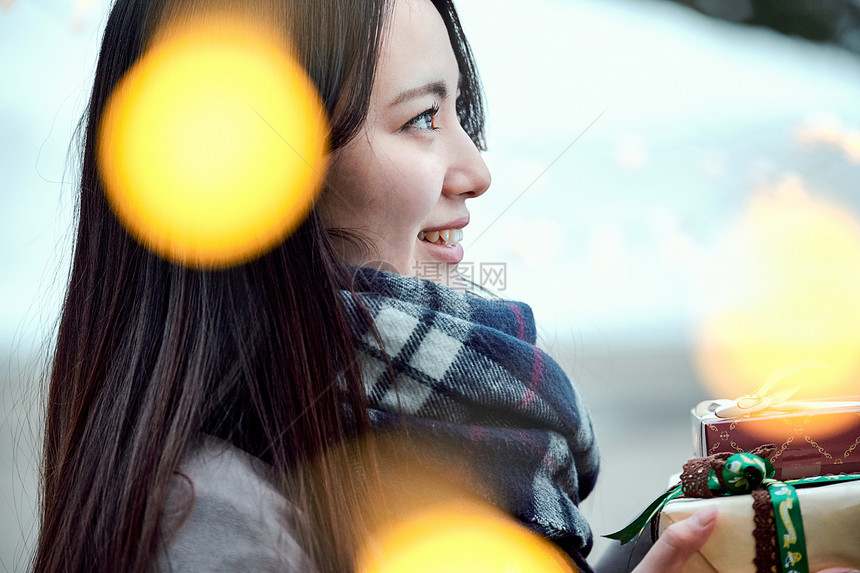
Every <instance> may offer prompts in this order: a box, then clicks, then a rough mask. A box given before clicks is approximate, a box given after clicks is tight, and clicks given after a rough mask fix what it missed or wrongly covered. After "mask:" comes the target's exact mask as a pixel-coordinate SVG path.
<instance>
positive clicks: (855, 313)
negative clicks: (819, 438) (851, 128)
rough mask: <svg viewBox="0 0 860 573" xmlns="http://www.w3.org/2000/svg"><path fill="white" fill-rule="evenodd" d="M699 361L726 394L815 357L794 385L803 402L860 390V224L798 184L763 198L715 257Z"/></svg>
mask: <svg viewBox="0 0 860 573" xmlns="http://www.w3.org/2000/svg"><path fill="white" fill-rule="evenodd" d="M707 264H708V266H709V267H710V272H709V273H708V277H707V281H706V283H705V284H704V285H703V290H704V292H703V298H704V299H705V300H707V301H708V308H707V311H706V313H705V316H704V319H703V320H702V322H701V324H700V325H699V335H698V344H697V349H696V362H697V365H698V367H699V370H700V372H701V374H702V376H703V379H704V381H705V382H706V384H707V385H708V386H709V388H710V390H711V391H712V392H713V394H714V396H717V397H720V398H736V397H739V396H742V395H744V394H749V393H751V392H753V391H754V390H755V389H756V388H758V387H759V385H761V384H762V382H764V381H765V380H766V379H767V378H768V376H769V375H770V374H771V372H773V371H774V370H776V369H777V368H780V367H783V366H785V365H787V364H793V363H798V362H800V361H803V360H808V359H811V360H816V361H819V362H821V363H824V364H827V365H829V366H831V367H832V368H833V370H832V371H831V370H827V369H824V368H813V369H807V370H805V371H803V372H800V373H798V374H795V375H793V376H792V377H791V379H790V380H786V385H789V386H791V387H799V388H800V389H799V391H798V393H797V395H796V396H795V399H815V398H828V397H834V396H848V395H853V394H857V388H858V380H860V297H858V296H857V293H858V292H860V226H858V224H857V222H856V221H855V220H854V219H853V218H852V217H851V216H850V215H849V214H848V213H846V212H845V210H844V209H841V208H839V207H838V206H837V205H834V204H832V203H829V202H827V201H824V200H821V199H817V198H813V197H811V196H809V195H808V194H807V193H806V192H805V191H804V190H803V188H802V187H801V186H800V184H799V182H797V181H788V182H787V183H785V184H783V185H782V186H781V187H780V188H779V189H777V190H775V191H774V192H771V193H768V194H760V195H759V196H758V197H756V198H755V199H754V200H753V201H752V203H751V204H750V207H749V209H748V212H747V214H746V216H745V217H744V218H743V219H742V220H741V221H740V222H739V224H738V225H737V226H736V227H734V228H733V229H732V230H731V232H730V233H728V234H727V236H726V240H725V241H724V243H723V244H722V245H721V246H720V248H719V249H718V250H717V252H716V254H715V256H714V257H713V259H712V260H709V261H707Z"/></svg>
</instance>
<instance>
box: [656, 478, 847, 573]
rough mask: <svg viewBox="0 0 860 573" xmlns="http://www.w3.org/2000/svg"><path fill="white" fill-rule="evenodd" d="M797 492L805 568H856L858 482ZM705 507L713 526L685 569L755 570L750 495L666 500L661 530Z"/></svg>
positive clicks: (686, 572) (693, 571)
mask: <svg viewBox="0 0 860 573" xmlns="http://www.w3.org/2000/svg"><path fill="white" fill-rule="evenodd" d="M797 495H798V498H799V499H800V510H801V514H802V515H803V527H804V530H805V532H806V551H807V555H808V556H809V563H810V571H812V572H814V571H819V570H821V569H825V568H827V567H851V568H855V569H860V481H851V482H843V483H832V484H827V485H822V486H816V487H804V488H797ZM708 505H715V506H716V507H717V509H718V510H719V517H718V518H717V527H716V530H715V531H714V533H713V535H712V536H711V538H710V539H708V542H707V543H706V544H705V546H704V547H702V549H701V550H700V551H699V552H698V553H697V554H696V555H694V556H693V558H692V559H690V561H689V562H688V563H687V566H686V567H685V568H684V573H705V572H713V571H719V572H724V573H755V566H754V565H753V558H754V557H755V541H754V540H753V529H754V527H755V525H754V523H753V509H752V497H751V496H749V495H735V496H729V497H719V498H712V499H685V498H679V499H675V500H673V501H670V502H669V503H668V504H667V505H666V507H664V508H663V512H662V514H661V516H660V533H662V532H663V531H664V530H665V529H666V528H667V527H669V526H670V525H671V524H673V523H675V522H677V521H681V520H683V519H686V518H687V517H689V516H690V515H692V514H693V513H695V512H697V511H698V510H700V509H704V508H705V507H706V506H708ZM646 535H647V533H646Z"/></svg>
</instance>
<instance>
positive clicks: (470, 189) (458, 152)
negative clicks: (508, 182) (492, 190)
mask: <svg viewBox="0 0 860 573" xmlns="http://www.w3.org/2000/svg"><path fill="white" fill-rule="evenodd" d="M448 156H449V168H448V171H447V172H446V173H445V181H444V183H443V185H442V192H443V193H445V194H446V195H460V196H462V197H463V198H465V199H469V198H472V197H480V196H481V195H483V194H484V192H485V191H486V190H487V189H488V188H489V187H490V181H491V179H492V178H491V177H490V170H489V169H488V168H487V164H486V163H484V158H483V157H481V152H480V151H478V148H477V147H475V143H474V142H473V141H472V138H471V137H469V134H468V133H466V131H465V130H464V129H463V127H462V126H458V127H457V129H456V131H455V132H454V133H453V134H452V140H451V142H450V146H449V149H448Z"/></svg>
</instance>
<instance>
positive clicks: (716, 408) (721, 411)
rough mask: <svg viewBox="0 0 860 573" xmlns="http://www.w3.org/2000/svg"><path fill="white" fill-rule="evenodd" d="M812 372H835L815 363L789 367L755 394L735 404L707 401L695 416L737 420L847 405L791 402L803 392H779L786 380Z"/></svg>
mask: <svg viewBox="0 0 860 573" xmlns="http://www.w3.org/2000/svg"><path fill="white" fill-rule="evenodd" d="M813 368H818V369H822V370H830V371H833V370H834V369H833V367H831V366H830V365H828V364H825V363H824V362H820V361H818V360H812V359H807V360H802V361H800V362H796V363H794V364H788V365H786V366H782V367H780V368H777V369H776V370H774V371H773V372H771V373H770V376H768V377H767V379H766V380H765V381H764V383H763V384H762V385H761V386H759V387H758V388H757V389H756V391H755V392H753V393H752V394H747V395H746V396H741V397H740V398H737V399H735V400H707V401H705V402H702V403H700V404H699V405H698V406H697V407H696V414H697V415H700V416H702V415H705V414H707V413H708V412H713V413H714V415H715V416H717V417H718V418H738V417H740V416H742V415H744V414H752V413H754V412H760V411H762V410H770V411H775V412H794V411H797V410H811V409H820V408H836V407H840V406H845V405H846V403H845V402H819V401H811V402H801V401H789V399H790V398H791V397H792V396H793V395H794V394H795V393H796V392H797V391H798V390H799V389H800V386H794V387H790V388H783V389H780V390H776V389H777V387H778V386H779V385H780V383H782V382H783V381H784V380H786V379H787V378H789V377H791V376H793V375H795V374H799V373H801V372H805V371H807V370H811V369H813Z"/></svg>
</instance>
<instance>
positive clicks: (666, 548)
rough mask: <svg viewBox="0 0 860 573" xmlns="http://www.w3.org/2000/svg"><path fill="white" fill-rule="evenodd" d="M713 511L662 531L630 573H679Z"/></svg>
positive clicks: (851, 572) (838, 571) (839, 572)
mask: <svg viewBox="0 0 860 573" xmlns="http://www.w3.org/2000/svg"><path fill="white" fill-rule="evenodd" d="M716 525H717V508H716V507H713V506H712V507H708V508H705V509H703V510H701V511H699V512H697V513H695V514H693V515H692V516H691V517H689V518H687V519H685V520H684V521H679V522H678V523H673V524H672V525H670V526H669V527H668V528H667V529H666V531H664V532H663V533H662V534H661V535H660V538H659V539H658V540H657V542H656V543H655V544H654V546H653V547H652V548H651V550H650V551H648V554H647V555H645V557H644V558H643V559H642V561H640V562H639V565H638V566H637V567H636V569H634V570H633V573H652V572H654V573H680V572H681V570H682V569H683V568H684V565H685V564H686V563H687V561H688V560H689V559H690V557H692V556H693V554H694V553H696V552H697V551H698V550H699V549H701V548H702V546H703V545H705V542H706V541H707V540H708V538H709V537H710V536H711V533H713V531H714V527H715V526H716ZM817 573H860V572H858V571H857V570H856V569H850V568H834V569H821V570H820V571H818V572H817Z"/></svg>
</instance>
